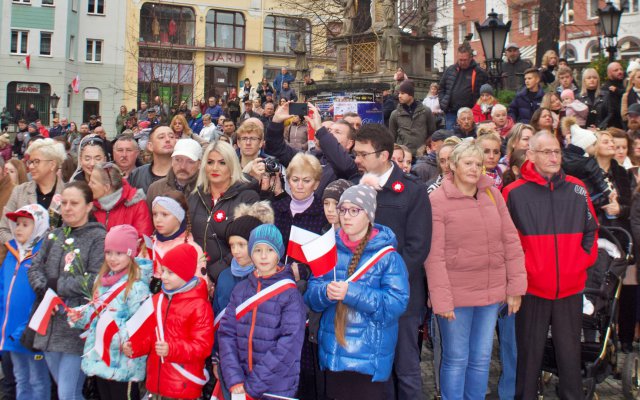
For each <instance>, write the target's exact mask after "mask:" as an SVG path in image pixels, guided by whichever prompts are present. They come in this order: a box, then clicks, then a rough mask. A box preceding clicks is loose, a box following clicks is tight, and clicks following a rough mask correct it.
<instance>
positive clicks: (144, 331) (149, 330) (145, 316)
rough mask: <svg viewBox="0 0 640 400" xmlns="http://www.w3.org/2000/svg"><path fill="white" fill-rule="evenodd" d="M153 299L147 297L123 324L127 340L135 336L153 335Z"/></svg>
mask: <svg viewBox="0 0 640 400" xmlns="http://www.w3.org/2000/svg"><path fill="white" fill-rule="evenodd" d="M153 321H154V318H153V297H149V298H148V299H147V300H145V302H144V303H142V305H141V306H140V308H138V311H136V313H135V314H133V316H132V317H131V318H129V320H128V321H127V323H126V324H125V327H126V329H127V333H128V334H129V339H133V337H134V336H136V335H143V336H149V335H153V328H154V324H153Z"/></svg>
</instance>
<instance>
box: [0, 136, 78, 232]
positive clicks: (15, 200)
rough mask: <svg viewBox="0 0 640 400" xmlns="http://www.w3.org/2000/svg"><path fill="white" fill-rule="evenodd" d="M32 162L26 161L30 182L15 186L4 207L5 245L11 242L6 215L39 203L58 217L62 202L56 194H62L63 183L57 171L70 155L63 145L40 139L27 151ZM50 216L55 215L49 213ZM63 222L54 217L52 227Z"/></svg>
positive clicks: (2, 228)
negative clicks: (53, 211)
mask: <svg viewBox="0 0 640 400" xmlns="http://www.w3.org/2000/svg"><path fill="white" fill-rule="evenodd" d="M26 154H28V155H29V160H28V161H26V165H27V169H28V171H29V173H30V174H31V181H29V182H25V183H23V184H21V185H18V186H16V187H15V188H14V189H13V192H12V193H11V197H9V201H8V202H7V205H6V206H5V207H4V212H3V216H2V220H0V240H2V243H6V242H8V241H9V240H11V239H12V233H11V230H10V228H9V221H8V220H7V217H6V216H5V215H6V214H7V213H9V212H13V211H15V210H17V209H18V208H20V207H23V206H26V205H28V204H34V203H37V204H40V205H41V206H42V207H44V208H45V209H50V208H52V209H55V211H56V213H55V215H59V213H58V209H59V207H60V200H59V197H60V196H57V197H56V195H57V194H60V193H62V189H63V187H64V182H62V180H61V179H58V175H57V172H58V168H60V166H61V165H62V163H63V161H64V159H65V157H66V156H67V153H66V151H65V150H64V145H63V144H62V143H60V142H56V141H55V140H53V139H40V140H36V141H35V142H32V143H31V145H30V146H29V148H28V149H27V151H26ZM49 214H50V215H51V214H52V212H51V211H50V212H49ZM56 221H57V222H59V221H60V220H59V219H58V218H52V221H51V223H52V225H54V224H57V222H56Z"/></svg>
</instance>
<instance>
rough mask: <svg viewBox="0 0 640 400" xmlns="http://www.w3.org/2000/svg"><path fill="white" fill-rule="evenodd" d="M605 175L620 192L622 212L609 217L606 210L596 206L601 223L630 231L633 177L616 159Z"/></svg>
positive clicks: (619, 199)
mask: <svg viewBox="0 0 640 400" xmlns="http://www.w3.org/2000/svg"><path fill="white" fill-rule="evenodd" d="M603 176H604V177H605V178H606V179H607V180H608V181H609V182H611V184H612V185H613V187H614V188H615V189H616V192H617V193H618V204H619V205H620V214H618V216H617V218H615V219H608V218H607V217H606V215H605V212H604V210H603V209H601V208H596V215H597V216H598V220H599V221H600V224H602V225H604V226H618V227H621V228H624V229H626V230H627V231H629V230H630V229H631V226H630V225H629V214H630V211H631V197H632V193H631V186H632V183H631V182H632V179H635V178H633V177H632V176H631V174H630V173H629V171H627V169H626V168H624V167H623V166H621V165H619V164H618V162H617V161H616V160H611V166H610V167H609V172H608V173H604V174H603Z"/></svg>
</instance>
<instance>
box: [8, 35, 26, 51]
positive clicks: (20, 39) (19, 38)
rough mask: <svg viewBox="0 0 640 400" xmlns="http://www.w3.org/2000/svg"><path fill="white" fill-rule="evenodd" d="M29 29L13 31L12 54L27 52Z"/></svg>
mask: <svg viewBox="0 0 640 400" xmlns="http://www.w3.org/2000/svg"><path fill="white" fill-rule="evenodd" d="M28 42H29V31H16V30H13V31H11V54H27V50H28V46H27V44H28Z"/></svg>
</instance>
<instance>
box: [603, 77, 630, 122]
mask: <svg viewBox="0 0 640 400" xmlns="http://www.w3.org/2000/svg"><path fill="white" fill-rule="evenodd" d="M611 86H615V87H616V90H615V91H613V92H612V91H610V90H609V87H611ZM600 93H602V94H603V96H604V98H605V103H606V104H608V105H609V109H608V112H607V117H606V118H605V120H604V121H603V122H602V123H603V124H605V125H604V126H605V127H606V128H610V127H612V126H613V127H615V128H619V129H624V128H623V125H622V115H621V114H620V113H621V107H622V95H623V94H624V84H623V81H613V80H610V79H609V80H607V81H605V82H604V83H603V84H602V87H601V88H600Z"/></svg>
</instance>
